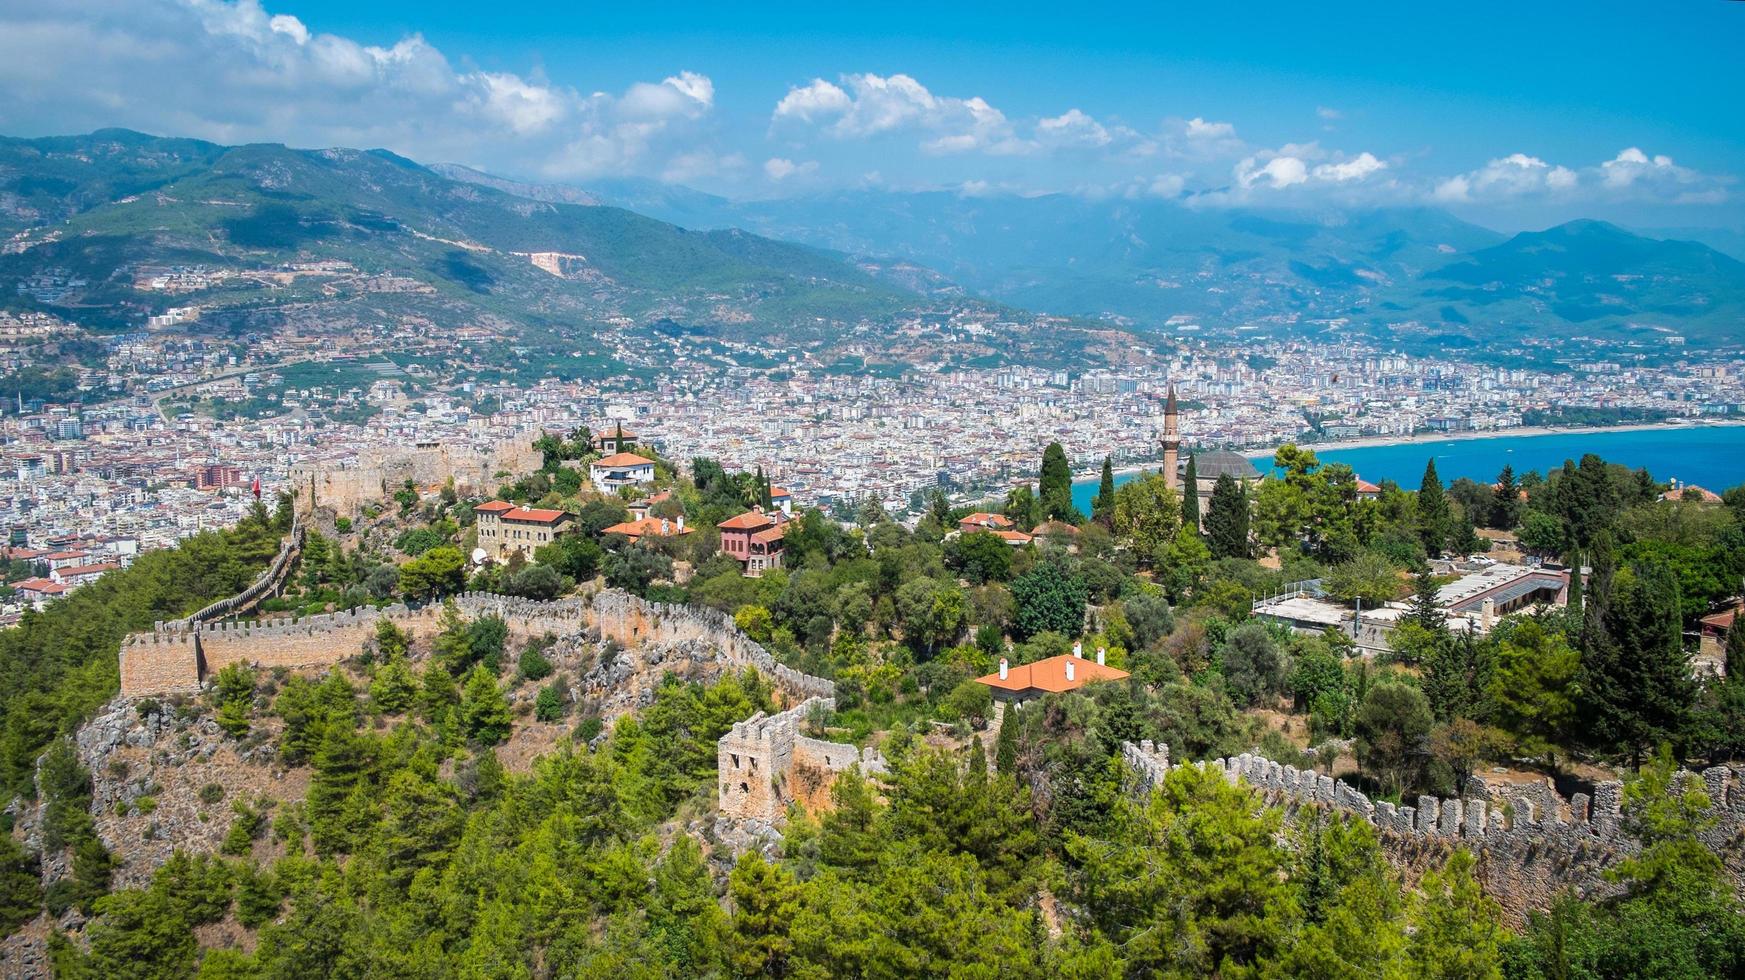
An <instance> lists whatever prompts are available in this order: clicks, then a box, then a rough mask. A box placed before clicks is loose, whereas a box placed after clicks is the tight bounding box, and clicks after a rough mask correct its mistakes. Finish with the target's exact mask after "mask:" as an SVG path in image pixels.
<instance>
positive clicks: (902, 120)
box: [771, 72, 1037, 155]
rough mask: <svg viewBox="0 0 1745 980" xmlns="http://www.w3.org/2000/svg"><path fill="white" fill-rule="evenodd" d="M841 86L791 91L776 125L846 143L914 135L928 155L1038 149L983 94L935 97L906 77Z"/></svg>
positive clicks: (855, 80)
mask: <svg viewBox="0 0 1745 980" xmlns="http://www.w3.org/2000/svg"><path fill="white" fill-rule="evenodd" d="M842 81H843V84H842V85H841V86H838V85H835V84H833V83H831V82H828V81H825V80H824V79H821V78H815V79H813V80H812V81H811V82H809V83H807V84H806V85H801V86H795V87H793V88H790V89H789V90H788V93H787V94H786V95H784V96H783V97H782V99H781V101H779V102H777V103H776V107H775V111H774V112H773V113H772V115H771V123H772V124H776V125H779V124H782V123H784V122H796V121H797V122H799V123H804V124H808V125H815V126H822V127H823V128H824V131H825V132H827V133H829V134H830V135H832V136H835V137H838V138H842V139H853V138H865V137H871V136H878V135H881V134H885V133H893V132H900V131H912V132H916V133H919V134H921V135H922V137H923V138H922V140H921V143H920V148H921V149H922V150H923V151H925V152H927V153H938V154H948V153H967V152H971V151H981V152H985V153H994V154H1006V155H1012V154H1022V153H1028V152H1031V151H1033V150H1035V149H1036V148H1037V145H1036V143H1035V142H1034V141H1030V140H1024V139H1020V138H1019V137H1018V136H1017V135H1016V132H1015V130H1014V127H1013V126H1012V123H1011V122H1010V121H1009V120H1008V119H1007V118H1006V115H1005V113H1003V112H1001V111H1000V110H999V109H997V108H995V107H994V106H993V105H991V104H989V103H988V101H987V100H986V99H983V98H982V97H980V96H971V97H969V98H958V97H955V96H942V95H935V94H934V93H933V92H931V91H930V90H928V88H927V86H925V85H923V84H921V83H920V82H919V81H916V80H915V79H914V78H913V77H911V76H909V75H904V74H895V75H875V74H872V73H870V72H869V73H861V74H852V75H844V76H843V78H842Z"/></svg>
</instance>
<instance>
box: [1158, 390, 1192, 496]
mask: <svg viewBox="0 0 1745 980" xmlns="http://www.w3.org/2000/svg"><path fill="white" fill-rule="evenodd" d="M1181 448H1182V430H1181V419H1180V418H1179V417H1178V413H1177V411H1176V407H1175V385H1173V384H1172V385H1170V386H1169V401H1167V402H1165V403H1164V406H1163V485H1164V486H1166V487H1169V488H1170V489H1171V490H1175V489H1179V488H1180V487H1181V477H1179V476H1177V475H1176V457H1177V456H1178V455H1179V454H1180V453H1181ZM1196 489H1198V488H1196Z"/></svg>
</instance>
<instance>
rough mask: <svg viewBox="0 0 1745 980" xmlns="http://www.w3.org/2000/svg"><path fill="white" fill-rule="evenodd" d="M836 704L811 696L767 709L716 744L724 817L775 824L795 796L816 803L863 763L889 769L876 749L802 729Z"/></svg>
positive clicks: (871, 768)
mask: <svg viewBox="0 0 1745 980" xmlns="http://www.w3.org/2000/svg"><path fill="white" fill-rule="evenodd" d="M835 707H836V699H835V698H832V697H813V698H807V699H806V700H805V701H803V702H801V703H800V704H799V705H796V706H795V707H793V708H789V709H788V710H786V711H783V712H780V713H779V714H774V715H766V714H764V713H763V712H761V711H760V712H758V713H757V714H755V715H753V716H751V717H750V718H748V719H746V720H745V721H741V722H737V723H735V724H734V726H733V727H732V728H731V729H730V730H729V731H728V732H727V734H725V735H723V736H721V740H720V741H719V742H717V743H716V746H715V755H716V770H717V772H718V774H719V778H720V780H721V787H720V790H721V792H720V795H719V797H718V806H719V809H720V812H721V813H722V815H723V816H727V817H734V818H739V819H746V818H752V819H758V820H763V821H766V822H770V823H774V822H775V821H777V820H779V819H780V818H781V817H782V815H783V814H785V813H786V812H787V809H788V804H790V803H793V802H795V801H796V800H810V801H812V802H816V801H817V800H819V799H820V798H821V796H822V794H825V793H828V791H829V787H830V783H831V782H833V781H834V779H835V777H836V774H837V773H841V772H846V771H847V770H849V769H850V768H853V767H855V766H859V767H860V770H861V771H862V772H865V773H882V772H886V771H887V770H888V767H887V766H886V764H885V759H884V756H882V755H880V754H879V753H878V751H877V750H876V749H872V748H866V749H861V748H856V747H855V746H853V745H848V744H845V743H841V742H826V741H824V740H822V739H816V738H810V737H808V736H805V735H801V734H800V726H801V725H802V724H804V723H805V721H806V719H807V718H809V717H811V715H812V713H813V712H815V711H817V712H828V711H832V710H834V709H835Z"/></svg>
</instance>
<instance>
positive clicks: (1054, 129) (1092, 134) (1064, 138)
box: [1036, 109, 1114, 147]
mask: <svg viewBox="0 0 1745 980" xmlns="http://www.w3.org/2000/svg"><path fill="white" fill-rule="evenodd" d="M1036 138H1037V140H1038V141H1040V142H1042V143H1044V144H1045V145H1048V146H1083V147H1100V146H1108V145H1109V144H1110V143H1111V142H1113V141H1114V137H1113V136H1111V135H1110V133H1109V130H1108V128H1107V127H1105V126H1104V125H1103V124H1102V123H1100V122H1097V121H1096V120H1095V119H1093V118H1091V117H1090V116H1088V115H1086V114H1085V113H1083V112H1081V111H1079V110H1078V109H1068V110H1066V112H1064V113H1062V114H1060V115H1058V116H1053V117H1049V118H1043V119H1039V120H1037V122H1036Z"/></svg>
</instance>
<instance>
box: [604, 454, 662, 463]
mask: <svg viewBox="0 0 1745 980" xmlns="http://www.w3.org/2000/svg"><path fill="white" fill-rule="evenodd" d="M594 465H595V466H653V465H654V460H652V459H643V458H642V457H641V456H638V455H636V454H635V453H613V454H612V455H610V456H607V457H606V458H605V459H596V460H594Z"/></svg>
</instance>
